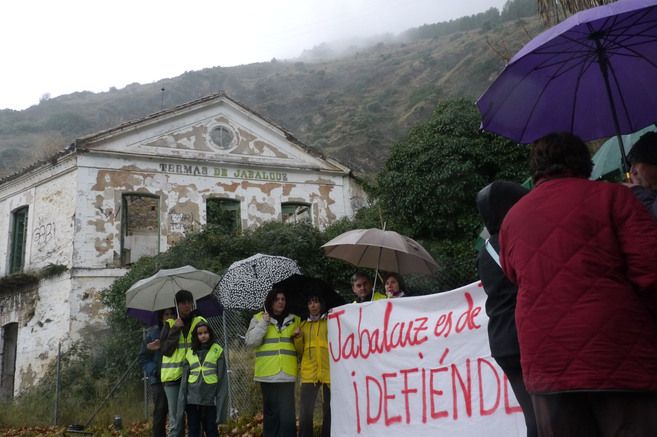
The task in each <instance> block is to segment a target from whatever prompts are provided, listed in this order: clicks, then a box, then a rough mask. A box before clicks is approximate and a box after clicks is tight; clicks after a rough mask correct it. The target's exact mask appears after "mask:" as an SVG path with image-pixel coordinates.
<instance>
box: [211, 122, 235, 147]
mask: <svg viewBox="0 0 657 437" xmlns="http://www.w3.org/2000/svg"><path fill="white" fill-rule="evenodd" d="M210 139H211V140H212V142H213V143H214V144H216V145H217V146H218V147H219V148H221V149H230V147H231V146H232V145H233V140H234V139H235V135H233V131H231V130H230V129H228V128H227V127H225V126H217V127H215V128H214V129H212V130H211V131H210Z"/></svg>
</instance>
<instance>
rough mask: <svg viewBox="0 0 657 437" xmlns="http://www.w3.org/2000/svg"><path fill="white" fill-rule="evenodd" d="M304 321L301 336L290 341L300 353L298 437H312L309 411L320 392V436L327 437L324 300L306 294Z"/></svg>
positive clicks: (328, 401) (328, 402)
mask: <svg viewBox="0 0 657 437" xmlns="http://www.w3.org/2000/svg"><path fill="white" fill-rule="evenodd" d="M307 304H308V319H307V320H304V321H303V322H301V335H300V336H298V337H297V338H295V339H294V343H295V345H296V347H297V351H299V353H301V402H300V404H301V417H300V420H299V437H313V412H314V410H315V399H316V398H317V393H318V392H319V391H320V390H321V391H322V397H323V402H322V415H323V418H322V434H321V435H322V437H329V436H330V435H331V369H330V368H329V352H328V324H327V319H326V304H325V302H324V300H323V299H322V298H321V297H320V296H317V295H313V294H312V292H311V293H309V295H308V301H307Z"/></svg>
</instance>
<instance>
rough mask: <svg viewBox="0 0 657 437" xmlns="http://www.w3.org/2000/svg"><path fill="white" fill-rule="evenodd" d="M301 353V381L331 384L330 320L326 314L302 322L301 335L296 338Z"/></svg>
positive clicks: (296, 344) (295, 341)
mask: <svg viewBox="0 0 657 437" xmlns="http://www.w3.org/2000/svg"><path fill="white" fill-rule="evenodd" d="M294 343H295V346H296V347H297V350H298V351H299V353H300V355H301V382H302V383H310V384H317V383H319V384H330V383H331V369H330V367H329V353H328V322H327V319H326V314H323V315H322V317H320V318H319V319H317V320H311V319H310V318H309V319H308V320H304V321H303V322H301V335H300V336H299V337H297V338H295V339H294Z"/></svg>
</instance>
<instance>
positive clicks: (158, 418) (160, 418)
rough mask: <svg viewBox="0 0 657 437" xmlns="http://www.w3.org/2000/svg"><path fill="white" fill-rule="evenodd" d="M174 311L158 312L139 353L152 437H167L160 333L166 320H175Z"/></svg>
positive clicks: (166, 412) (166, 410) (168, 309)
mask: <svg viewBox="0 0 657 437" xmlns="http://www.w3.org/2000/svg"><path fill="white" fill-rule="evenodd" d="M175 314H176V313H175V309H173V308H167V309H165V310H162V311H160V314H159V317H158V320H159V323H158V324H157V325H154V326H151V327H150V328H148V330H147V331H146V334H145V335H144V341H143V342H142V345H141V349H140V351H139V362H140V364H141V367H142V369H143V371H144V376H145V377H146V378H148V383H149V384H150V387H151V393H152V396H153V432H152V436H153V437H166V435H167V430H166V426H167V414H168V411H169V409H168V408H167V397H166V395H165V394H164V386H163V385H162V381H160V367H161V365H162V353H161V352H160V333H161V331H162V326H163V324H164V323H165V322H166V321H167V320H168V319H173V318H175Z"/></svg>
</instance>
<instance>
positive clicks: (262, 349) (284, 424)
mask: <svg viewBox="0 0 657 437" xmlns="http://www.w3.org/2000/svg"><path fill="white" fill-rule="evenodd" d="M300 323H301V319H300V318H299V316H296V315H294V314H290V312H289V310H288V308H287V299H286V296H285V292H284V291H283V290H282V289H279V288H272V290H271V291H270V292H269V294H268V295H267V297H266V298H265V310H264V311H261V312H259V313H257V314H256V315H254V316H253V318H252V319H251V323H250V324H249V329H248V330H247V332H246V336H245V339H244V342H245V343H246V345H247V346H251V347H254V348H255V350H256V359H255V368H254V372H253V373H254V378H253V379H254V380H255V381H256V382H259V383H260V389H261V390H262V412H263V415H264V423H263V436H264V437H296V435H297V426H296V412H295V406H294V383H295V382H296V380H297V369H298V363H297V351H296V348H295V345H294V338H295V337H298V336H299V335H301V331H300V330H299V324H300Z"/></svg>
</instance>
